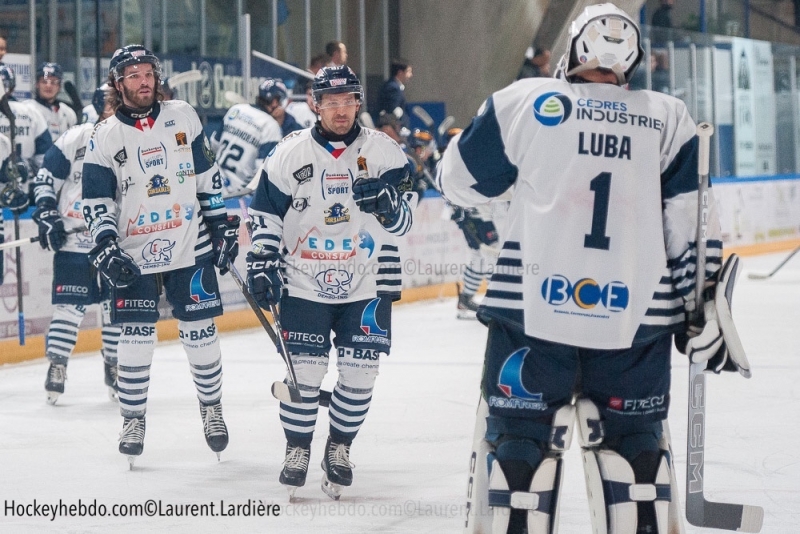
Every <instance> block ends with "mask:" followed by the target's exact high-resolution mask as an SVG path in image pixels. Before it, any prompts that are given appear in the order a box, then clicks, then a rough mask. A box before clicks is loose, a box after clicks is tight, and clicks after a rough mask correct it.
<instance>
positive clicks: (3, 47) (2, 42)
mask: <svg viewBox="0 0 800 534" xmlns="http://www.w3.org/2000/svg"><path fill="white" fill-rule="evenodd" d="M7 50H8V42H7V41H6V38H5V37H3V36H2V35H0V65H4V63H3V57H4V56H5V55H6V51H7Z"/></svg>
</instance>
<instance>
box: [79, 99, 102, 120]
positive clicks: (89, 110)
mask: <svg viewBox="0 0 800 534" xmlns="http://www.w3.org/2000/svg"><path fill="white" fill-rule="evenodd" d="M99 118H100V115H98V114H97V110H95V109H94V106H93V105H92V104H87V105H85V106H83V118H82V119H81V124H86V123H89V124H94V123H95V122H97V119H99Z"/></svg>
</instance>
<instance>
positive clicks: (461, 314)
mask: <svg viewBox="0 0 800 534" xmlns="http://www.w3.org/2000/svg"><path fill="white" fill-rule="evenodd" d="M456 317H457V318H458V319H464V320H467V321H477V320H478V315H477V314H476V313H475V312H474V311H472V310H458V313H457V314H456Z"/></svg>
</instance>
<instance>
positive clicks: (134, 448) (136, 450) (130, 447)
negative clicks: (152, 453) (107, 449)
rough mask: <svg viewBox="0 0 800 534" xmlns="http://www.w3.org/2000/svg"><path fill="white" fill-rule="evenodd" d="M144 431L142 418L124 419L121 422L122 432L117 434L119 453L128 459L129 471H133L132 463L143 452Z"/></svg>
mask: <svg viewBox="0 0 800 534" xmlns="http://www.w3.org/2000/svg"><path fill="white" fill-rule="evenodd" d="M144 429H145V421H144V416H142V417H126V418H125V420H124V421H123V422H122V432H120V433H119V452H121V453H122V454H124V455H126V456H127V457H128V464H129V468H130V469H133V462H134V461H135V460H136V457H137V456H140V455H141V454H142V450H144Z"/></svg>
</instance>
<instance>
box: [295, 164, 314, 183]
mask: <svg viewBox="0 0 800 534" xmlns="http://www.w3.org/2000/svg"><path fill="white" fill-rule="evenodd" d="M292 176H294V179H295V180H297V183H299V184H304V183H306V182H307V181H309V180H311V178H313V177H314V164H313V163H309V164H308V165H303V166H302V167H300V168H299V169H297V170H296V171H294V172H293V173H292Z"/></svg>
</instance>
